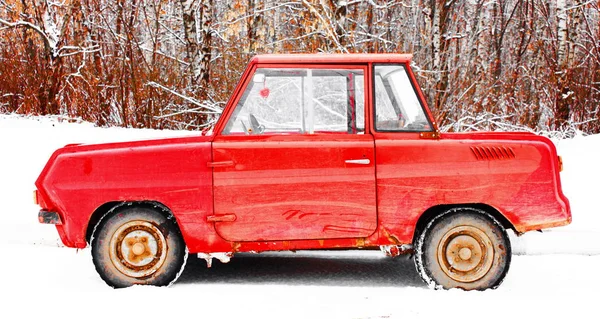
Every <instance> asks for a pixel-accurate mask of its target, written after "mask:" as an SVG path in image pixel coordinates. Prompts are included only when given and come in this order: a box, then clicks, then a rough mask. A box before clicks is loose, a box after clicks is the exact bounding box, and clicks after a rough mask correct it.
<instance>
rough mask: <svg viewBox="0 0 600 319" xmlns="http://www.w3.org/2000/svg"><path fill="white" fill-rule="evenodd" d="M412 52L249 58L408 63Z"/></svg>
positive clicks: (255, 60)
mask: <svg viewBox="0 0 600 319" xmlns="http://www.w3.org/2000/svg"><path fill="white" fill-rule="evenodd" d="M411 59H412V54H395V53H345V54H340V53H335V54H328V53H299V54H298V53H295V54H260V55H256V56H254V57H253V58H252V60H250V62H251V63H292V64H299V63H300V64H301V63H344V64H352V63H368V62H373V63H409V62H410V60H411Z"/></svg>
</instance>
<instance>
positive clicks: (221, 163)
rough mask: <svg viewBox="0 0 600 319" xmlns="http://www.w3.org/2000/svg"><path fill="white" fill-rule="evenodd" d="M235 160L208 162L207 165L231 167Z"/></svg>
mask: <svg viewBox="0 0 600 319" xmlns="http://www.w3.org/2000/svg"><path fill="white" fill-rule="evenodd" d="M233 164H234V163H233V161H222V162H208V163H206V166H208V167H230V166H233Z"/></svg>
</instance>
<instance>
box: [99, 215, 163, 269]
mask: <svg viewBox="0 0 600 319" xmlns="http://www.w3.org/2000/svg"><path fill="white" fill-rule="evenodd" d="M165 243H166V240H165V237H164V235H163V234H162V232H161V231H160V230H159V228H158V226H157V225H155V224H153V223H150V222H147V221H140V220H135V221H130V222H127V223H125V224H123V225H122V226H121V227H119V228H118V229H117V231H115V233H114V234H113V236H112V237H111V239H110V246H109V247H110V260H111V261H112V263H113V265H115V267H116V268H117V269H118V270H119V271H120V272H121V273H123V274H124V275H126V276H129V277H133V278H138V279H142V278H146V277H149V276H151V275H152V274H154V273H155V272H156V271H157V270H158V269H160V267H161V266H162V265H163V264H164V262H165V259H166V255H167V251H166V244H165Z"/></svg>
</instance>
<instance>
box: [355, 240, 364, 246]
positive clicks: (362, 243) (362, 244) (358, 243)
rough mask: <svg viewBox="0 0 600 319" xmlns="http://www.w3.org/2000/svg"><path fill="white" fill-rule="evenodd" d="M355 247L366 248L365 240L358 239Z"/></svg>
mask: <svg viewBox="0 0 600 319" xmlns="http://www.w3.org/2000/svg"><path fill="white" fill-rule="evenodd" d="M355 245H356V247H365V239H364V238H358V239H356V243H355Z"/></svg>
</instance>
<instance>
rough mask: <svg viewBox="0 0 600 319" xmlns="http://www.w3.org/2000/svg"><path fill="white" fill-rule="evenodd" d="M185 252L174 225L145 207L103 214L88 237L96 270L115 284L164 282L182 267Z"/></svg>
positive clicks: (162, 283) (121, 285)
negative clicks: (91, 234)
mask: <svg viewBox="0 0 600 319" xmlns="http://www.w3.org/2000/svg"><path fill="white" fill-rule="evenodd" d="M185 256H186V250H185V243H184V242H183V239H182V237H181V234H180V232H179V229H178V228H177V227H176V225H175V224H174V223H173V222H172V221H171V220H169V219H167V218H166V217H165V216H163V215H162V214H161V213H159V212H157V211H155V210H153V209H150V208H146V207H131V208H127V209H123V210H120V211H118V212H115V213H112V214H110V215H108V216H105V217H104V218H103V219H102V220H101V221H100V223H99V224H98V225H97V226H96V229H95V230H94V234H93V237H92V258H93V260H94V265H95V266H96V270H97V271H98V273H99V274H100V277H102V279H103V280H104V281H105V282H106V283H107V284H108V285H110V286H112V287H115V288H123V287H129V286H132V285H155V286H165V285H168V284H170V283H171V282H173V281H174V280H175V279H176V278H177V276H178V274H179V273H180V271H181V270H182V267H183V264H184V261H185Z"/></svg>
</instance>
